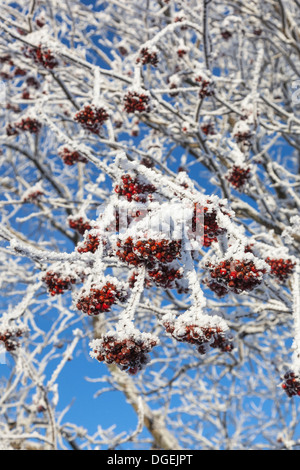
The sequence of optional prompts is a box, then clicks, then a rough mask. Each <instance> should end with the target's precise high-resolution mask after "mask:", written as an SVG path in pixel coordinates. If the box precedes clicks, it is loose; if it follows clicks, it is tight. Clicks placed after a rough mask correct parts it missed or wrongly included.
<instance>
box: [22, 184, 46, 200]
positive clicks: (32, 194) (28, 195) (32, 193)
mask: <svg viewBox="0 0 300 470" xmlns="http://www.w3.org/2000/svg"><path fill="white" fill-rule="evenodd" d="M43 195H44V190H43V187H42V184H41V183H40V182H38V183H36V184H35V185H33V186H32V187H31V188H28V189H26V191H24V193H23V195H22V201H23V202H33V203H34V202H35V201H38V200H39V198H40V197H41V196H43Z"/></svg>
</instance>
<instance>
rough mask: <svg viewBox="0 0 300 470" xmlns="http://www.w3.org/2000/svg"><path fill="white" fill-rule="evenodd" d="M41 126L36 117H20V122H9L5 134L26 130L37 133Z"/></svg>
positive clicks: (9, 134) (14, 133)
mask: <svg viewBox="0 0 300 470" xmlns="http://www.w3.org/2000/svg"><path fill="white" fill-rule="evenodd" d="M41 127H42V125H41V123H40V122H39V121H38V120H37V119H34V118H30V117H27V118H24V119H22V120H21V121H20V122H17V123H15V124H14V125H12V124H9V125H8V126H7V128H6V134H7V135H8V136H11V135H16V134H18V133H19V131H21V132H27V131H28V132H30V133H31V134H37V133H38V132H39V131H40V129H41Z"/></svg>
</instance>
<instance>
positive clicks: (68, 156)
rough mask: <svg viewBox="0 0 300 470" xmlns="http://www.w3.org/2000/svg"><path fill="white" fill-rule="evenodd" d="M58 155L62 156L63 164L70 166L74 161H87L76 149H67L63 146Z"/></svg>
mask: <svg viewBox="0 0 300 470" xmlns="http://www.w3.org/2000/svg"><path fill="white" fill-rule="evenodd" d="M59 155H60V157H61V158H62V160H63V162H64V164H65V165H69V166H72V165H74V163H77V162H82V163H87V162H88V161H87V159H86V158H85V157H84V156H83V155H81V153H79V152H77V151H72V150H69V149H68V148H66V147H65V148H63V149H62V150H61V151H60V152H59Z"/></svg>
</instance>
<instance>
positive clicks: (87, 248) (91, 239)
mask: <svg viewBox="0 0 300 470" xmlns="http://www.w3.org/2000/svg"><path fill="white" fill-rule="evenodd" d="M99 245H100V238H99V236H98V235H92V234H91V233H89V234H88V235H87V237H86V240H85V241H84V243H83V245H80V246H79V247H78V248H77V251H78V253H88V252H90V253H95V252H96V251H97V250H98V247H99Z"/></svg>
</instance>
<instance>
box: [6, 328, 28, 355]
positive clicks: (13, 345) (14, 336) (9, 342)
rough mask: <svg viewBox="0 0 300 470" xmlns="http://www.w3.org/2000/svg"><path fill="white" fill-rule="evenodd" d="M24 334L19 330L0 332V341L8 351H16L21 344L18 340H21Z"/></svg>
mask: <svg viewBox="0 0 300 470" xmlns="http://www.w3.org/2000/svg"><path fill="white" fill-rule="evenodd" d="M22 334H23V331H22V329H19V328H17V329H15V328H13V329H10V328H8V329H6V330H5V331H3V332H0V341H1V342H2V343H3V344H4V347H5V349H6V351H8V352H11V351H15V350H16V349H17V347H19V345H20V343H19V342H18V338H20V337H21V336H22Z"/></svg>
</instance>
